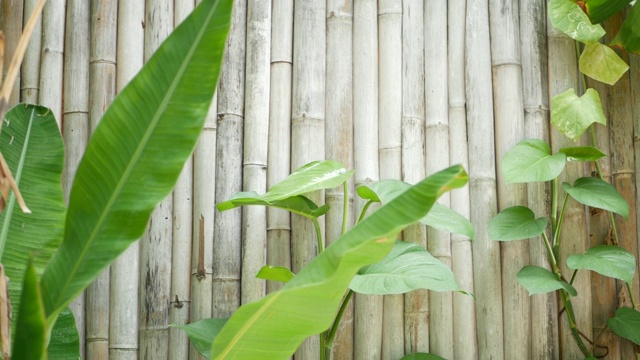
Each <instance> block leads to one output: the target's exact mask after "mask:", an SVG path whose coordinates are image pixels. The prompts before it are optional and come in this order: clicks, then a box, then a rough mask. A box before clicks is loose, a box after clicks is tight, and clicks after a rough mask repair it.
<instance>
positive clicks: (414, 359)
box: [400, 353, 445, 360]
mask: <svg viewBox="0 0 640 360" xmlns="http://www.w3.org/2000/svg"><path fill="white" fill-rule="evenodd" d="M400 360H445V359H444V358H441V357H440V356H438V355H433V354H427V353H413V354H409V355H405V356H403V357H402V359H400Z"/></svg>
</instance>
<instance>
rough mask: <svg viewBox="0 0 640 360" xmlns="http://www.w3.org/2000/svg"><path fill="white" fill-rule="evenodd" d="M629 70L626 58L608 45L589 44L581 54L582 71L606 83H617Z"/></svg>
mask: <svg viewBox="0 0 640 360" xmlns="http://www.w3.org/2000/svg"><path fill="white" fill-rule="evenodd" d="M627 70H629V65H627V63H626V62H624V60H622V59H621V58H620V56H618V54H616V52H615V51H613V50H612V49H611V48H610V47H608V46H607V45H604V44H601V43H599V42H595V43H592V44H587V45H586V46H585V47H584V50H583V51H582V55H580V71H582V72H583V73H584V74H585V75H587V76H588V77H590V78H592V79H595V80H598V81H600V82H603V83H605V84H609V85H613V84H615V83H616V82H617V81H618V80H620V78H621V77H622V75H624V73H625V72H627Z"/></svg>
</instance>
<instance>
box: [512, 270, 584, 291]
mask: <svg viewBox="0 0 640 360" xmlns="http://www.w3.org/2000/svg"><path fill="white" fill-rule="evenodd" d="M517 279H518V282H519V283H520V285H522V287H524V288H525V289H527V291H528V292H529V295H535V294H545V293H548V292H552V291H556V290H560V289H564V290H566V291H567V292H568V293H569V294H571V296H576V295H577V294H578V293H577V291H576V289H575V288H574V287H573V286H571V285H569V283H567V282H566V281H562V280H558V279H556V276H555V275H553V273H552V272H551V271H549V270H547V269H545V268H543V267H540V266H525V267H523V268H522V269H520V271H518V275H517Z"/></svg>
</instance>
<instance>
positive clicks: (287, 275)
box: [256, 265, 295, 283]
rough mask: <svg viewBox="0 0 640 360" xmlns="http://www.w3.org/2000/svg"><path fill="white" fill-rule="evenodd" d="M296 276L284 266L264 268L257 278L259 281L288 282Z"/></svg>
mask: <svg viewBox="0 0 640 360" xmlns="http://www.w3.org/2000/svg"><path fill="white" fill-rule="evenodd" d="M294 276H295V275H294V274H293V273H292V272H291V270H289V269H288V268H286V267H284V266H271V265H266V266H263V267H262V269H260V271H259V272H258V274H257V275H256V277H257V278H258V279H264V280H271V281H282V282H285V283H286V282H287V281H289V280H291V279H293V277H294Z"/></svg>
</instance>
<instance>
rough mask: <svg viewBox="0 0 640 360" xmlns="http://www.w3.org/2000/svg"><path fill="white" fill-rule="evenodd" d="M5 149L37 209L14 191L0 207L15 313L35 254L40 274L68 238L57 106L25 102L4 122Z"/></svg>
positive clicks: (1, 146) (1, 142)
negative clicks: (27, 211)
mask: <svg viewBox="0 0 640 360" xmlns="http://www.w3.org/2000/svg"><path fill="white" fill-rule="evenodd" d="M0 151H1V152H2V154H3V155H4V157H5V159H6V160H7V164H8V165H9V168H10V169H11V172H12V174H13V176H14V179H15V180H16V183H17V184H18V187H19V188H20V192H21V193H22V196H23V198H24V200H25V202H26V203H27V204H28V206H29V208H30V209H31V214H25V213H23V212H22V211H21V210H20V207H19V206H18V205H17V204H16V203H15V196H14V195H13V193H11V196H10V200H9V202H8V206H7V208H6V209H5V210H4V211H3V212H1V213H0V224H1V230H0V231H1V232H0V242H1V243H3V244H5V245H4V251H3V252H2V263H3V264H4V266H5V270H6V273H7V276H8V277H9V279H10V280H11V281H10V283H9V295H10V297H11V303H12V304H11V305H12V308H13V318H14V319H16V318H17V311H18V309H19V308H20V299H21V293H22V285H23V276H24V274H25V271H26V269H27V263H28V262H29V261H30V259H31V258H32V259H33V266H34V268H35V271H36V273H37V274H38V275H40V274H42V272H43V271H44V268H45V266H46V263H47V262H48V261H49V259H50V258H51V256H53V253H54V251H55V250H56V249H57V247H58V245H59V244H60V242H61V241H62V234H63V230H64V216H65V206H64V198H63V195H62V183H61V176H62V165H63V162H64V146H63V144H62V136H61V135H60V131H59V130H58V126H57V125H56V120H55V118H54V117H53V113H52V112H51V110H49V109H47V108H45V107H41V106H34V105H26V104H19V105H17V106H15V107H14V108H12V109H11V110H9V112H7V114H6V116H5V121H3V122H2V132H1V133H0Z"/></svg>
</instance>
